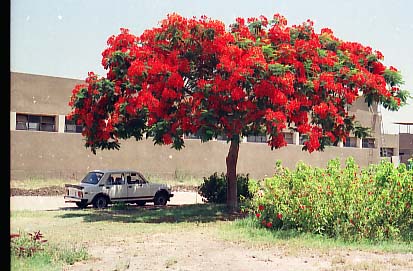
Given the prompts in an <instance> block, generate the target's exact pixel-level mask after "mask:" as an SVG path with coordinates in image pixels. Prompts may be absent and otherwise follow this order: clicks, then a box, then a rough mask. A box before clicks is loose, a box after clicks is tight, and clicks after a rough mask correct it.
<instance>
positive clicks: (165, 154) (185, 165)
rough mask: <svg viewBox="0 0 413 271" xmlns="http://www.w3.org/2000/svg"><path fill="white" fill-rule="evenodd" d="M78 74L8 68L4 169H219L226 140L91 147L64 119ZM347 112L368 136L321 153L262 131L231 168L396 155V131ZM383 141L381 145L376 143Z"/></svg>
mask: <svg viewBox="0 0 413 271" xmlns="http://www.w3.org/2000/svg"><path fill="white" fill-rule="evenodd" d="M81 82H82V81H80V80H75V79H68V78H58V77H51V76H42V75H33V74H24V73H17V72H12V73H11V104H10V111H11V112H10V141H11V145H10V151H11V153H10V161H11V163H10V166H11V169H10V172H11V178H12V179H28V178H61V179H69V178H76V179H79V178H80V177H82V175H84V174H85V173H86V172H87V171H88V170H92V169H99V168H102V169H103V168H106V169H108V168H132V169H136V170H139V171H141V172H143V173H144V174H146V175H147V176H149V177H162V178H174V179H186V178H190V177H195V178H200V177H203V176H209V175H211V174H212V173H214V172H225V157H226V155H227V152H228V148H229V145H228V144H227V143H226V141H223V140H214V141H210V142H207V143H201V141H200V140H199V139H196V138H188V139H186V140H185V146H186V147H185V148H184V149H183V150H181V151H176V150H173V149H171V148H170V147H168V146H154V144H153V142H152V141H151V140H150V139H148V140H142V141H138V142H137V141H135V140H134V139H130V140H127V141H124V142H122V143H121V149H120V150H111V151H108V150H106V151H98V152H97V154H96V155H94V154H93V153H92V152H91V151H90V150H89V149H86V148H85V147H84V140H83V138H82V136H81V134H80V131H81V127H78V126H76V125H74V124H73V123H70V122H67V121H66V120H65V116H66V115H67V114H68V113H69V112H70V110H71V108H70V107H69V106H68V102H69V99H70V96H71V92H72V89H73V87H74V86H75V85H76V84H78V83H81ZM350 111H352V112H354V113H355V114H356V118H357V119H358V120H359V121H360V122H361V123H362V125H364V126H367V127H370V128H371V131H372V132H371V137H369V138H365V139H363V140H361V139H357V138H355V137H350V138H349V139H348V140H347V141H346V143H345V144H339V146H337V147H334V146H331V147H327V148H326V150H325V151H323V152H313V153H311V154H309V153H308V152H305V151H302V150H301V149H302V145H301V143H302V137H301V136H300V135H299V134H298V133H286V140H287V142H288V143H289V144H288V146H286V147H284V148H281V149H279V150H274V151H271V149H270V147H269V146H267V144H265V137H260V136H251V137H248V138H244V140H243V142H242V144H241V146H240V154H239V161H238V172H239V173H249V174H250V176H251V177H253V178H263V177H265V176H271V175H272V174H273V172H274V166H275V163H276V161H277V160H281V161H282V163H283V165H284V166H287V167H289V168H293V167H295V165H296V163H297V162H298V161H300V160H301V161H304V162H306V163H308V164H311V165H314V166H325V165H326V162H327V161H328V160H330V159H333V158H336V157H339V158H340V159H341V161H344V160H345V159H346V158H347V157H349V156H353V157H354V158H355V159H356V161H357V163H359V164H360V165H361V166H367V165H368V164H370V163H377V162H378V161H380V159H381V158H380V150H382V155H383V156H388V157H389V158H388V159H392V160H393V161H396V160H398V159H396V158H398V152H399V145H398V144H397V143H398V141H397V139H396V138H394V137H392V136H387V135H385V136H382V134H381V128H380V127H381V115H380V113H378V112H377V108H373V109H371V108H370V109H369V108H367V106H366V105H365V104H364V103H363V102H361V101H358V102H356V103H355V104H354V105H353V106H352V107H351V108H350ZM383 148H385V149H383Z"/></svg>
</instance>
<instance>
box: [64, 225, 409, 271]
mask: <svg viewBox="0 0 413 271" xmlns="http://www.w3.org/2000/svg"><path fill="white" fill-rule="evenodd" d="M138 239H139V240H130V239H119V240H116V241H115V242H112V244H111V245H106V244H102V245H100V246H99V245H98V246H93V247H91V248H90V249H89V252H90V253H91V255H92V259H90V260H88V261H86V262H78V263H75V264H74V265H72V266H69V267H67V268H66V269H65V270H67V271H98V270H99V271H104V270H117V271H120V270H181V271H191V270H194V271H195V270H211V271H221V270H225V271H274V270H282V271H297V270H298V271H301V270H302V271H339V270H343V271H344V270H347V271H350V270H368V271H385V270H386V271H396V270H397V271H411V270H413V255H412V254H390V253H388V254H382V253H380V254H377V253H371V252H362V251H350V250H334V251H325V252H320V251H313V250H311V249H300V250H295V251H291V250H290V249H288V248H284V247H280V246H278V247H277V246H271V247H259V246H251V245H248V244H246V243H242V242H230V241H224V240H222V239H219V237H217V236H216V235H215V234H214V233H213V232H210V231H208V230H207V229H203V228H202V227H199V228H198V229H194V230H191V231H188V232H185V233H179V232H178V233H176V232H175V233H170V232H165V233H162V234H156V235H147V236H145V238H144V239H141V238H138Z"/></svg>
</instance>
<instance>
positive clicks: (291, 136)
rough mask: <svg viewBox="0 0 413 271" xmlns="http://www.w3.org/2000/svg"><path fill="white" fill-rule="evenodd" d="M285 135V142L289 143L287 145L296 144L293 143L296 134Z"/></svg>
mask: <svg viewBox="0 0 413 271" xmlns="http://www.w3.org/2000/svg"><path fill="white" fill-rule="evenodd" d="M283 134H284V138H285V141H286V142H287V144H293V143H294V142H293V138H294V133H289V132H286V133H283Z"/></svg>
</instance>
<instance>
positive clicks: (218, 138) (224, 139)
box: [217, 135, 228, 141]
mask: <svg viewBox="0 0 413 271" xmlns="http://www.w3.org/2000/svg"><path fill="white" fill-rule="evenodd" d="M217 140H222V141H228V137H227V136H225V135H219V136H217Z"/></svg>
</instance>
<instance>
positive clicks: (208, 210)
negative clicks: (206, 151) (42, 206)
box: [10, 204, 235, 247]
mask: <svg viewBox="0 0 413 271" xmlns="http://www.w3.org/2000/svg"><path fill="white" fill-rule="evenodd" d="M234 219H235V217H234V216H233V215H230V214H228V213H226V207H225V205H213V204H194V205H182V206H169V205H167V206H165V207H157V206H151V205H148V206H145V207H136V206H126V208H125V209H124V210H112V209H110V208H108V209H104V210H96V209H93V208H87V209H69V210H59V211H12V212H11V216H10V227H11V230H12V232H18V231H19V230H24V231H26V232H32V231H36V230H40V231H41V232H43V233H44V234H45V235H47V236H48V238H49V240H52V241H53V242H55V243H61V244H64V243H74V242H77V243H79V244H84V245H85V246H86V247H87V245H88V244H89V243H96V242H102V244H111V242H113V241H114V240H115V241H117V240H118V239H119V238H124V239H127V238H139V236H145V235H148V234H156V233H162V232H171V231H172V232H187V231H190V230H192V229H193V228H194V227H203V228H204V229H209V228H214V229H215V228H216V226H215V223H214V222H216V221H226V220H234ZM114 232H121V233H122V234H119V235H114V234H113V233H114ZM102 236H105V238H102Z"/></svg>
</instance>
